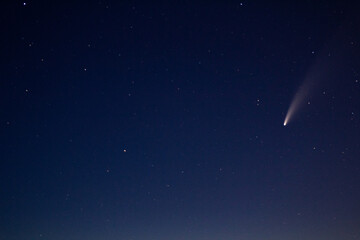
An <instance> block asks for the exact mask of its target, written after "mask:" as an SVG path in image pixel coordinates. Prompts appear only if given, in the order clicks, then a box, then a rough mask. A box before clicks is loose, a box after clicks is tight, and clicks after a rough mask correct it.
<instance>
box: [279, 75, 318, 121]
mask: <svg viewBox="0 0 360 240" xmlns="http://www.w3.org/2000/svg"><path fill="white" fill-rule="evenodd" d="M312 79H313V78H307V79H305V81H304V83H303V84H302V85H301V86H300V88H299V89H298V91H297V93H296V94H295V96H294V98H293V100H292V101H291V103H290V106H289V109H288V111H287V113H286V116H285V120H284V126H286V125H287V124H288V123H289V121H290V120H292V119H293V117H294V116H295V114H296V113H297V112H299V110H300V109H301V107H302V105H304V103H305V102H307V101H306V100H307V99H308V98H309V97H310V93H311V92H312V90H313V89H314V88H315V83H316V81H314V80H312Z"/></svg>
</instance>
